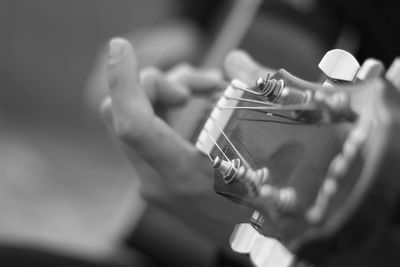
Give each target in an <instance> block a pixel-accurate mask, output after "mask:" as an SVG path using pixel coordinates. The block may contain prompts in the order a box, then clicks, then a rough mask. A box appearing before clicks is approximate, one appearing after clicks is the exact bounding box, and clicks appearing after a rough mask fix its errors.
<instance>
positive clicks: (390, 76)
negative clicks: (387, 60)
mask: <svg viewBox="0 0 400 267" xmlns="http://www.w3.org/2000/svg"><path fill="white" fill-rule="evenodd" d="M386 79H387V80H388V81H389V82H391V83H392V84H393V85H394V86H395V87H396V88H397V90H400V57H397V58H396V59H395V60H394V61H393V63H392V65H391V66H390V68H389V70H388V71H387V72H386Z"/></svg>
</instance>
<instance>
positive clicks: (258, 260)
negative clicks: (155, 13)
mask: <svg viewBox="0 0 400 267" xmlns="http://www.w3.org/2000/svg"><path fill="white" fill-rule="evenodd" d="M250 260H251V262H252V263H253V264H254V265H255V266H256V267H290V266H292V264H293V262H294V256H293V254H292V253H291V252H290V251H289V250H288V249H287V248H286V247H285V246H283V245H282V243H280V242H279V241H278V240H276V239H274V238H269V237H266V236H262V237H260V238H258V239H257V241H256V242H255V243H254V245H253V248H252V250H251V251H250Z"/></svg>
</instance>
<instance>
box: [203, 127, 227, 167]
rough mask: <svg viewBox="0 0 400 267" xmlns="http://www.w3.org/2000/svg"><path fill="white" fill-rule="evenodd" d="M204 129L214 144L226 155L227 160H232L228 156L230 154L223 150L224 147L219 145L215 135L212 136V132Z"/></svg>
mask: <svg viewBox="0 0 400 267" xmlns="http://www.w3.org/2000/svg"><path fill="white" fill-rule="evenodd" d="M204 131H205V132H206V133H207V135H208V137H209V138H210V139H211V141H213V143H214V145H215V146H216V147H217V148H218V149H219V151H221V153H222V155H223V156H224V157H225V159H226V160H227V161H230V159H229V158H228V156H227V155H226V154H225V153H224V151H223V150H222V148H221V147H220V146H219V145H218V143H217V141H216V140H215V139H214V137H212V135H211V133H210V132H209V131H208V130H207V129H204Z"/></svg>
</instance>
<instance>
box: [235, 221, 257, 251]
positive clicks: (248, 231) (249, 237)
mask: <svg viewBox="0 0 400 267" xmlns="http://www.w3.org/2000/svg"><path fill="white" fill-rule="evenodd" d="M261 237H262V235H261V234H260V233H259V232H258V231H257V230H256V229H255V228H254V227H253V226H252V225H251V224H249V223H241V224H237V225H236V226H235V229H233V232H232V234H231V237H230V239H229V244H230V246H231V248H232V250H233V251H235V252H237V253H241V254H249V253H250V251H251V250H252V249H253V246H254V244H255V242H256V241H257V239H259V238H261Z"/></svg>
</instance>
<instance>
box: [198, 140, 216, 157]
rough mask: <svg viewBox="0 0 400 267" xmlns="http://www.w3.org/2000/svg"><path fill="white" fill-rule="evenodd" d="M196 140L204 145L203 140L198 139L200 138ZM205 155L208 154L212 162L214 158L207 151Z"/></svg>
mask: <svg viewBox="0 0 400 267" xmlns="http://www.w3.org/2000/svg"><path fill="white" fill-rule="evenodd" d="M197 142H198V143H200V144H203V145H204V143H203V141H202V140H200V139H199V140H197ZM207 156H208V158H209V159H210V160H211V162H214V160H213V158H212V157H211V155H210V153H208V152H207Z"/></svg>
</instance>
